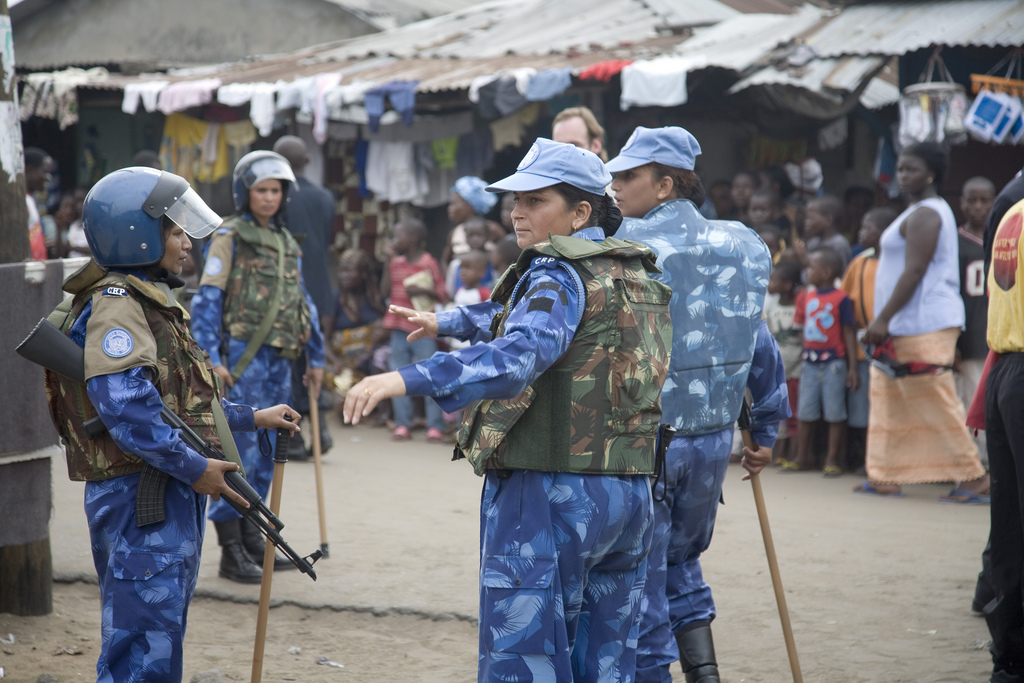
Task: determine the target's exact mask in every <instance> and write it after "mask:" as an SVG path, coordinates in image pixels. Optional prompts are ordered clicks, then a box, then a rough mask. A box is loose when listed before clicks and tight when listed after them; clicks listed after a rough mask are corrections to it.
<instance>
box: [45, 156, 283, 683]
mask: <svg viewBox="0 0 1024 683" xmlns="http://www.w3.org/2000/svg"><path fill="white" fill-rule="evenodd" d="M82 222H83V227H84V229H85V234H86V238H87V239H88V241H89V247H90V248H91V249H92V253H93V260H91V261H90V262H89V263H88V264H87V265H86V266H84V267H83V268H82V269H81V270H79V271H78V272H77V273H75V274H74V275H72V276H71V277H70V278H69V279H68V281H67V282H66V283H65V284H64V290H65V291H66V292H68V293H69V294H72V295H73V298H70V299H67V300H66V301H65V303H63V304H61V305H60V306H58V308H57V310H55V311H54V313H53V314H51V316H50V321H51V322H54V323H55V324H56V325H57V326H58V327H59V328H60V330H61V331H62V332H64V333H65V334H67V335H68V336H69V337H70V338H71V339H72V340H73V341H74V342H75V343H77V344H78V345H79V346H82V347H83V348H84V349H85V379H86V381H85V384H81V383H79V382H75V381H72V380H70V379H67V378H65V377H63V376H60V375H57V374H55V373H53V372H51V371H49V370H48V371H47V372H46V386H47V395H48V397H49V401H50V411H51V415H52V416H53V420H54V425H55V426H56V427H57V431H58V433H59V434H60V436H61V440H62V442H63V443H64V445H65V447H66V450H67V460H68V474H69V476H70V477H71V479H72V480H76V481H85V482H86V483H85V514H86V518H87V519H88V522H89V535H90V541H91V546H92V553H93V562H94V564H95V566H96V573H97V576H98V578H99V586H100V597H101V600H102V610H103V616H102V647H101V650H100V656H99V660H98V661H97V663H96V678H97V680H98V681H103V682H108V681H139V680H181V676H182V642H183V640H184V637H185V624H186V617H187V614H188V606H189V602H190V601H191V599H192V594H193V592H194V590H195V585H196V579H197V577H198V570H199V559H200V550H201V548H202V545H203V531H204V529H205V525H206V496H207V495H209V496H211V497H212V498H213V499H214V500H219V499H220V497H221V496H227V497H229V498H231V499H232V500H234V501H236V502H238V503H240V504H242V505H246V503H245V500H244V499H243V498H242V497H241V496H240V495H239V494H238V493H236V492H235V491H234V490H233V489H231V488H230V487H229V486H228V485H227V484H226V483H225V481H224V473H225V472H227V471H230V470H235V469H237V468H238V466H237V465H236V464H235V463H232V462H228V461H219V460H207V459H206V458H204V457H203V456H202V455H200V454H199V453H197V452H196V451H194V450H193V449H192V448H190V447H189V446H187V445H186V444H185V443H184V442H183V441H182V439H181V434H180V432H179V431H178V430H176V429H172V428H171V427H169V426H168V425H167V424H165V423H164V421H163V420H162V419H161V417H160V411H161V409H162V408H163V406H165V405H166V406H167V407H168V408H169V409H170V410H172V411H173V412H175V413H176V414H177V415H178V416H179V417H180V418H181V419H182V420H183V421H184V422H185V423H186V424H187V425H188V426H190V427H191V428H192V429H193V430H194V431H196V432H197V433H198V434H199V435H200V436H202V437H203V438H204V439H206V440H207V441H209V442H211V443H213V444H214V445H215V446H223V445H225V444H228V443H230V442H231V436H230V433H229V432H230V431H253V430H255V429H256V428H257V427H264V428H273V429H276V428H280V427H287V428H290V429H293V430H294V429H295V427H294V425H293V423H292V422H289V421H287V420H286V419H285V416H289V417H293V418H297V417H298V414H297V413H295V411H293V410H291V409H290V408H288V407H287V406H284V405H278V406H274V407H273V408H270V409H268V410H261V411H255V412H254V411H253V409H252V408H250V407H249V406H244V405H235V404H232V403H229V402H227V401H224V400H223V399H222V398H221V396H220V392H219V382H218V381H217V380H216V379H215V377H214V375H213V368H212V366H211V365H210V362H209V359H208V357H207V356H206V354H204V353H203V351H202V349H201V348H199V345H198V344H196V342H195V340H194V339H193V338H192V336H191V334H189V330H188V314H187V313H186V312H185V311H184V309H182V308H181V307H180V306H179V305H178V304H177V303H176V302H175V300H174V295H173V294H172V292H171V289H172V288H174V287H176V286H179V283H180V280H178V278H177V275H178V274H180V273H181V270H182V266H183V265H184V261H185V257H186V255H187V252H188V251H189V249H191V248H192V244H191V239H190V238H202V237H205V236H206V235H208V234H210V232H211V231H212V230H213V229H214V228H215V227H216V226H217V225H219V224H220V218H219V217H218V216H217V215H216V214H215V213H214V212H213V211H211V210H210V209H209V208H208V207H207V206H206V204H205V203H203V201H202V199H200V198H199V196H198V195H197V194H196V193H195V192H194V191H193V190H192V189H191V188H190V187H189V186H188V182H187V181H186V180H185V179H184V178H181V177H179V176H176V175H174V174H172V173H166V172H161V171H157V170H154V169H151V168H142V167H132V168H126V169H122V170H119V171H115V172H114V173H111V174H109V175H108V176H106V177H104V178H103V179H101V180H100V181H99V182H98V183H97V184H96V185H95V187H93V189H92V190H91V191H90V192H89V194H88V196H86V198H85V203H84V205H83V209H82ZM97 414H98V416H99V418H100V419H101V420H102V422H103V425H104V426H105V427H106V430H107V431H106V432H105V433H104V434H102V435H100V436H94V437H92V438H90V436H89V435H88V434H87V432H86V429H85V427H84V423H85V422H86V421H87V420H89V419H91V418H93V417H94V416H96V415H97ZM144 470H145V471H146V473H147V474H148V473H149V471H150V470H156V471H157V472H158V473H163V474H164V475H169V476H168V477H167V480H166V484H165V486H166V489H165V494H164V495H165V497H164V505H163V508H162V509H159V510H157V511H156V512H153V511H148V512H144V511H143V510H142V509H141V508H140V509H139V510H137V509H136V500H137V498H138V492H139V482H140V478H141V477H142V476H143V474H144ZM158 476H159V475H158ZM139 500H142V499H139Z"/></svg>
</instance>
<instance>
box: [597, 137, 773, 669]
mask: <svg viewBox="0 0 1024 683" xmlns="http://www.w3.org/2000/svg"><path fill="white" fill-rule="evenodd" d="M698 154H700V145H699V144H698V143H697V140H696V139H695V138H694V137H693V135H691V134H690V133H689V131H687V130H685V129H683V128H679V127H676V126H672V127H666V128H653V129H652V128H643V127H639V128H637V129H636V130H635V131H634V132H633V135H632V136H631V137H630V138H629V141H628V142H627V143H626V145H625V146H624V147H623V148H622V151H621V152H620V153H619V155H618V156H617V157H615V158H614V159H612V160H611V161H609V162H608V163H607V164H606V166H605V167H606V169H607V170H608V171H610V172H611V173H612V174H613V176H614V177H613V180H612V192H614V193H615V201H616V203H617V204H618V206H619V208H620V209H621V210H622V213H623V214H624V215H625V216H626V217H627V218H626V220H625V221H624V222H623V225H622V227H621V228H620V229H619V234H620V236H624V237H626V238H627V239H633V240H637V241H638V242H643V243H644V244H647V245H648V246H650V247H651V248H652V249H654V250H656V251H657V252H658V262H657V265H658V268H659V269H660V270H661V272H660V274H658V275H656V277H657V279H658V280H660V281H661V282H663V283H665V284H667V285H669V286H671V287H672V288H673V289H674V290H675V291H677V292H683V293H686V296H678V297H676V298H675V299H674V300H673V302H672V320H673V324H674V326H675V331H674V333H673V342H674V344H675V349H674V352H673V354H672V361H671V367H670V368H669V373H668V379H667V380H666V381H665V386H664V391H663V392H662V397H661V398H662V407H663V410H664V422H666V423H668V424H670V425H672V427H674V428H675V429H676V432H677V433H676V436H675V438H673V439H672V442H671V443H670V445H669V447H668V452H667V453H666V454H665V490H664V495H662V489H661V486H660V485H659V486H658V490H657V494H658V496H657V498H656V500H655V503H654V519H655V527H654V541H653V544H652V547H651V552H650V560H649V562H648V565H647V583H646V584H645V585H644V603H645V605H647V607H646V608H645V610H644V613H643V616H642V618H641V621H640V639H639V643H638V647H637V651H638V655H637V672H636V681H637V683H653V682H658V683H660V682H661V681H666V680H670V679H671V676H670V675H669V665H670V664H671V663H672V662H674V661H675V660H676V659H679V660H680V663H681V665H682V669H683V672H684V673H685V674H686V680H687V681H688V682H700V683H717V682H718V680H719V676H718V666H717V662H716V660H715V651H714V644H713V641H712V637H711V621H712V620H713V619H714V618H715V603H714V600H713V599H712V597H711V589H710V588H709V587H708V585H707V584H706V583H705V582H704V579H703V575H702V574H701V567H700V554H701V553H702V552H704V551H705V550H707V548H708V545H709V544H710V543H711V532H712V530H713V528H714V524H715V514H716V512H717V508H718V501H719V499H720V497H721V494H722V484H723V482H724V480H725V473H726V468H727V466H728V464H729V452H730V450H731V447H732V431H733V428H732V423H733V421H735V419H736V417H737V416H738V415H739V409H740V406H741V404H742V400H743V392H744V390H745V389H747V388H749V389H750V391H751V395H752V397H753V410H752V415H753V429H752V433H753V436H754V440H755V442H756V443H758V444H759V445H760V448H759V449H758V450H757V451H750V450H747V449H744V459H743V465H744V467H746V468H747V469H748V470H749V471H750V472H752V473H753V472H758V471H760V470H761V468H763V467H764V466H765V465H766V464H767V463H768V462H770V461H771V447H772V445H773V444H774V443H775V438H776V436H777V435H778V421H779V420H780V419H782V418H785V417H789V406H788V400H787V399H788V392H787V391H786V375H785V369H784V368H783V365H782V358H781V356H780V355H779V350H778V346H777V345H776V343H775V339H774V338H773V337H772V335H771V334H770V333H769V332H768V329H767V327H765V326H764V324H763V323H762V321H761V311H762V305H763V302H764V296H765V290H766V288H767V285H768V275H769V273H770V271H771V259H770V257H769V254H768V248H767V247H766V246H765V245H764V243H763V242H762V241H761V239H760V238H759V237H758V236H757V234H756V233H754V231H753V230H750V229H749V228H747V227H746V226H744V225H742V224H740V223H735V222H727V221H708V220H706V219H705V218H704V217H703V216H702V215H701V214H700V211H699V210H698V209H697V207H699V206H700V205H701V203H703V201H704V188H703V187H702V186H701V183H700V178H698V177H697V175H696V174H695V173H694V172H693V167H694V161H695V159H696V157H697V155H698ZM751 367H754V368H757V371H756V372H750V368H751ZM676 503H678V505H677V504H676Z"/></svg>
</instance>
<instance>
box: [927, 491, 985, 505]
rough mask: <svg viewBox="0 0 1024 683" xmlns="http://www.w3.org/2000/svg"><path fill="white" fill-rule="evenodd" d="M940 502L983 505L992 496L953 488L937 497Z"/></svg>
mask: <svg viewBox="0 0 1024 683" xmlns="http://www.w3.org/2000/svg"><path fill="white" fill-rule="evenodd" d="M939 502H940V503H954V504H956V505H985V504H986V503H991V502H992V496H985V495H980V494H977V493H973V492H972V491H964V490H962V489H953V490H952V491H950V492H949V493H947V494H946V495H944V496H942V497H941V498H939Z"/></svg>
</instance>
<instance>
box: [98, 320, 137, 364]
mask: <svg viewBox="0 0 1024 683" xmlns="http://www.w3.org/2000/svg"><path fill="white" fill-rule="evenodd" d="M133 348H135V342H134V341H133V340H132V335H130V334H128V332H127V331H126V330H122V329H121V328H120V327H115V328H114V329H112V330H110V331H109V332H107V334H106V335H104V337H103V353H105V354H107V355H108V356H110V357H111V358H123V357H125V356H127V355H128V354H129V353H131V352H132V349H133Z"/></svg>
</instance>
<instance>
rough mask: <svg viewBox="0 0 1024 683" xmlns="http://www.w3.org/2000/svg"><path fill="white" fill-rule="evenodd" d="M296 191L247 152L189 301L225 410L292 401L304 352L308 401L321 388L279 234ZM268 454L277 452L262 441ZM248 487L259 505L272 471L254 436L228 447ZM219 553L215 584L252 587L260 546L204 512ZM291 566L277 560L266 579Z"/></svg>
mask: <svg viewBox="0 0 1024 683" xmlns="http://www.w3.org/2000/svg"><path fill="white" fill-rule="evenodd" d="M294 183H295V175H294V173H293V172H292V168H291V165H290V164H289V163H288V161H287V159H285V158H284V157H283V156H281V155H280V154H277V153H276V152H266V151H259V152H250V153H249V154H246V155H245V156H244V157H242V158H241V159H239V161H238V163H237V164H236V165H235V171H234V177H233V179H232V184H231V194H232V198H233V199H234V204H235V215H234V216H232V217H231V218H229V219H227V220H226V221H224V223H223V225H221V226H220V228H218V229H217V231H216V232H215V233H214V235H213V238H212V240H211V241H210V246H209V251H208V252H207V254H206V265H205V266H204V268H203V276H202V278H201V279H200V281H199V292H198V293H197V294H196V296H195V298H194V299H193V300H192V317H193V322H192V329H193V332H194V334H195V337H196V340H197V341H198V342H199V344H200V346H202V347H203V348H204V349H206V351H207V352H208V353H209V354H210V360H211V362H212V363H213V371H214V372H215V373H216V374H217V375H218V376H219V377H220V378H221V379H222V380H223V382H224V384H225V385H227V386H228V397H229V398H230V399H231V400H233V401H238V402H241V403H249V404H252V405H255V406H257V407H262V406H271V405H274V404H277V403H284V402H286V401H287V400H288V398H289V396H290V395H291V365H292V361H293V360H294V359H296V358H298V357H299V355H300V354H301V353H302V351H303V349H305V352H306V359H307V363H308V370H307V373H306V380H307V381H308V382H310V383H311V384H312V386H313V393H314V395H316V394H318V393H319V392H320V382H321V379H322V378H323V368H324V364H325V360H324V340H323V335H322V334H321V332H320V321H319V315H318V313H317V308H316V304H314V303H313V300H312V298H311V297H310V295H309V292H307V291H306V286H305V283H304V282H303V279H302V271H301V258H302V250H301V249H299V245H298V243H297V242H296V241H295V238H294V237H292V235H291V233H290V232H288V230H286V229H284V228H285V226H284V220H283V215H284V206H285V202H286V201H287V200H288V192H289V189H290V188H291V187H292V185H293V184H294ZM267 436H268V437H269V439H268V441H269V443H270V447H271V448H273V446H274V444H275V442H276V434H275V433H274V432H273V431H269V432H268V433H267ZM235 443H236V444H237V446H238V452H239V455H240V456H241V459H242V465H243V467H245V471H246V478H247V479H248V480H249V483H250V484H252V487H253V488H254V489H255V490H256V492H257V493H259V494H260V495H261V496H263V497H266V495H267V491H268V490H269V489H270V480H271V479H272V477H273V467H274V465H273V461H272V460H271V458H269V457H261V456H260V446H259V443H260V439H259V438H257V436H256V435H255V434H239V435H237V436H236V437H235ZM210 519H212V520H213V522H214V526H215V528H216V530H217V539H218V542H219V544H220V546H221V562H220V576H222V577H224V578H226V579H230V580H232V581H238V582H240V583H259V582H260V580H261V578H262V571H261V570H260V567H259V566H258V565H257V564H256V562H257V561H259V560H260V559H261V558H262V556H263V548H264V541H263V537H262V536H261V535H260V533H259V531H258V530H257V529H256V527H255V526H254V525H252V524H250V523H248V522H244V523H243V520H242V519H241V517H239V515H238V513H237V512H235V511H234V509H232V508H231V506H230V505H228V504H227V503H226V502H224V501H221V502H219V503H216V504H214V505H212V506H211V507H210ZM292 568H294V565H293V564H292V563H291V562H290V561H288V560H287V558H285V557H283V556H278V557H277V559H276V561H275V562H274V569H292Z"/></svg>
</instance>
